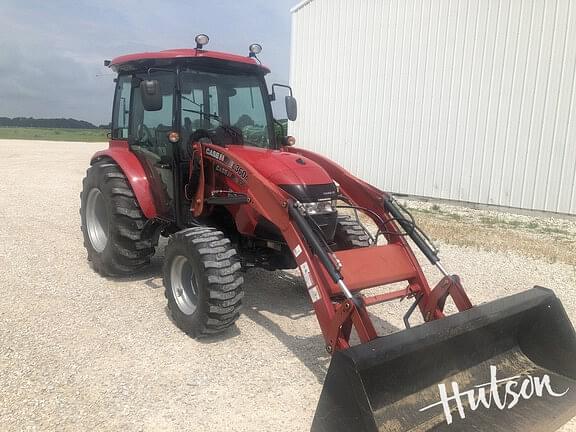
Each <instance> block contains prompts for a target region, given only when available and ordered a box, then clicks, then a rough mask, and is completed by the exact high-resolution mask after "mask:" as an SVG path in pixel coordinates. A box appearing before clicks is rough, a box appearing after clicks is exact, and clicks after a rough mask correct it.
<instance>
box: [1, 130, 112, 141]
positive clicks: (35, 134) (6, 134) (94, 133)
mask: <svg viewBox="0 0 576 432" xmlns="http://www.w3.org/2000/svg"><path fill="white" fill-rule="evenodd" d="M107 132H108V130H107V129H57V128H19V127H0V139H26V140H46V141H86V142H104V141H108V137H107V136H106V134H107Z"/></svg>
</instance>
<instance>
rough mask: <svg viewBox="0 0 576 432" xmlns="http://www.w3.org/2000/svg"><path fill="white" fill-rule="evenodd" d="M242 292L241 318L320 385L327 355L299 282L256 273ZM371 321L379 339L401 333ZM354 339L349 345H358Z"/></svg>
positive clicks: (289, 277) (291, 277)
mask: <svg viewBox="0 0 576 432" xmlns="http://www.w3.org/2000/svg"><path fill="white" fill-rule="evenodd" d="M244 289H245V297H244V301H243V303H244V307H243V309H242V314H243V315H244V316H245V317H247V318H248V319H250V320H251V321H253V322H254V323H255V324H257V325H259V326H260V327H262V328H264V329H265V330H266V331H268V332H270V333H271V334H272V335H274V336H275V337H276V338H277V339H278V340H279V341H280V342H281V343H282V344H283V345H284V346H285V347H286V348H287V349H289V350H290V351H291V352H292V353H293V354H294V355H295V356H296V358H298V360H299V361H300V362H302V364H304V365H305V366H306V367H307V368H308V369H309V370H310V371H311V372H312V373H313V374H314V376H315V377H316V379H317V380H318V382H319V383H320V384H322V383H323V382H324V379H325V377H326V372H327V371H328V366H329V365H330V355H329V354H328V353H327V352H326V350H325V349H324V346H325V342H324V338H323V336H322V333H321V331H320V327H319V324H318V321H317V319H316V316H315V312H314V309H313V308H312V304H311V302H310V298H309V296H308V292H307V290H306V286H305V284H304V281H303V280H302V278H301V277H300V276H296V275H294V274H292V272H287V271H276V272H267V271H265V270H257V269H255V270H250V271H249V272H247V273H246V274H245V275H244ZM370 318H371V319H372V321H373V323H374V326H375V327H376V330H377V332H378V334H380V335H386V334H390V333H395V332H397V331H399V330H400V329H398V328H397V327H395V326H393V325H392V324H390V323H389V322H387V321H385V320H382V319H381V318H379V317H377V316H375V315H373V314H370ZM286 329H290V330H292V329H293V331H290V332H288V331H287V330H286ZM310 334H313V335H310ZM354 336H355V335H354V334H353V337H352V339H351V342H352V344H356V343H358V339H357V338H355V337H354Z"/></svg>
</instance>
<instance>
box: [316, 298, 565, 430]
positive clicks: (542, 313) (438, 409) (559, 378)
mask: <svg viewBox="0 0 576 432" xmlns="http://www.w3.org/2000/svg"><path fill="white" fill-rule="evenodd" d="M574 416H576V333H575V332H574V328H573V327H572V325H571V324H570V321H569V319H568V316H567V315H566V312H565V311H564V308H563V307H562V304H561V303H560V301H559V300H558V299H557V298H556V296H555V295H554V293H553V292H552V291H550V290H548V289H546V288H541V287H534V288H533V289H531V290H528V291H525V292H523V293H520V294H516V295H513V296H510V297H506V298H503V299H500V300H497V301H494V302H491V303H486V304H483V305H481V306H478V307H474V308H472V309H470V310H467V311H464V312H460V313H458V314H455V315H452V316H449V317H446V318H444V319H441V320H437V321H433V322H429V323H426V324H423V325H421V326H418V327H414V328H411V329H408V330H404V331H401V332H398V333H395V334H392V335H389V336H385V337H381V338H378V339H375V340H373V341H371V342H369V343H365V344H361V345H357V346H355V347H352V348H350V349H347V350H345V351H341V352H337V353H335V354H334V356H333V358H332V362H331V364H330V367H329V369H328V374H327V376H326V381H325V384H324V388H323V390H322V394H321V396H320V401H319V403H318V408H317V410H316V414H315V417H314V420H313V423H312V431H313V432H328V431H330V432H334V431H355V432H360V431H370V432H373V431H391V432H400V431H454V432H459V431H507V432H508V431H523V432H527V431H553V430H556V429H557V428H559V427H560V426H561V425H562V424H564V423H565V422H567V421H568V420H570V419H571V418H572V417H574Z"/></svg>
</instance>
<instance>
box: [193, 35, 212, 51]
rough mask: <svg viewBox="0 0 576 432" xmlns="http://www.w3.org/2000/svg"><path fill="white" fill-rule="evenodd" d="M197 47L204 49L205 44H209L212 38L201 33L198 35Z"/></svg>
mask: <svg viewBox="0 0 576 432" xmlns="http://www.w3.org/2000/svg"><path fill="white" fill-rule="evenodd" d="M195 40H196V49H202V47H203V46H204V45H207V44H208V42H210V38H209V37H208V36H207V35H205V34H199V35H198V36H196V39H195Z"/></svg>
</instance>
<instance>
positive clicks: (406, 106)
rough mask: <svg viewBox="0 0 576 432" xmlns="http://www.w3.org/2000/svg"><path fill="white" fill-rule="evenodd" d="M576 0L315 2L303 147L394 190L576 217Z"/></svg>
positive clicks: (301, 90)
mask: <svg viewBox="0 0 576 432" xmlns="http://www.w3.org/2000/svg"><path fill="white" fill-rule="evenodd" d="M575 9H576V3H575V2H574V0H356V1H352V0H312V1H310V2H305V4H302V5H300V6H297V7H296V8H294V10H293V18H292V51H291V70H290V75H291V83H292V86H293V88H294V91H295V94H296V96H297V98H298V102H299V104H298V106H299V110H300V111H299V118H298V120H297V121H296V122H295V123H293V124H291V126H290V131H291V133H292V134H293V135H295V136H296V137H297V139H298V143H299V145H301V146H303V147H307V148H311V149H314V150H316V151H318V152H320V153H323V154H326V155H328V156H329V157H331V158H333V159H334V160H336V161H338V162H339V163H341V164H342V165H344V166H345V167H347V168H348V169H349V170H350V171H352V172H354V173H356V174H357V175H359V176H360V177H362V178H364V179H366V180H367V181H369V182H371V183H373V184H375V185H377V186H379V187H381V188H383V189H385V190H390V191H393V192H399V193H407V194H412V195H421V196H429V197H436V198H444V199H452V200H461V201H469V202H475V203H481V204H494V205H502V206H510V207H518V208H524V209H532V210H545V211H552V212H561V213H571V214H576V186H575V184H576V10H575Z"/></svg>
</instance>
